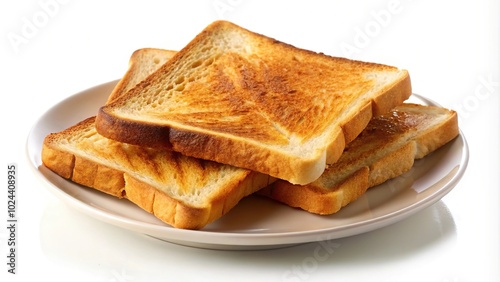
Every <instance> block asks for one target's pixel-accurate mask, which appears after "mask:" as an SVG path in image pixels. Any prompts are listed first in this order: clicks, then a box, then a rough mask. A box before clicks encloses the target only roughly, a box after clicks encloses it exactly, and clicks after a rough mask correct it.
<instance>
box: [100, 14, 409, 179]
mask: <svg viewBox="0 0 500 282" xmlns="http://www.w3.org/2000/svg"><path fill="white" fill-rule="evenodd" d="M410 95H411V83H410V78H409V75H408V72H407V71H405V70H400V69H397V68H395V67H391V66H386V65H381V64H374V63H366V62H360V61H354V60H348V59H344V58H335V57H330V56H326V55H324V54H320V53H314V52H311V51H307V50H303V49H299V48H296V47H293V46H291V45H288V44H285V43H282V42H279V41H277V40H275V39H272V38H269V37H266V36H263V35H260V34H257V33H254V32H251V31H248V30H246V29H244V28H241V27H239V26H237V25H234V24H232V23H229V22H226V21H217V22H214V23H213V24H211V25H209V26H208V27H207V28H206V29H204V30H203V31H202V32H201V33H200V34H198V35H197V36H196V37H195V38H194V39H193V40H192V41H191V42H190V43H189V44H188V45H187V46H186V47H185V48H183V49H182V50H181V51H179V52H178V53H177V54H175V56H174V58H173V59H172V60H169V61H168V62H167V63H165V64H164V65H162V66H161V68H160V69H159V70H158V71H156V72H155V73H153V74H152V75H151V76H149V77H148V78H147V79H146V80H144V81H142V82H141V83H139V85H138V86H137V87H134V88H133V89H131V90H130V91H129V92H127V94H125V95H124V96H122V97H120V98H119V99H117V100H115V101H113V102H112V103H110V104H108V105H106V106H104V107H102V108H101V109H100V111H99V113H98V114H97V119H96V128H97V131H98V132H99V133H100V134H102V135H104V136H106V137H108V138H111V139H114V140H117V141H121V142H126V143H131V144H137V145H141V146H148V147H167V148H169V149H171V150H174V151H177V152H180V153H182V154H184V155H187V156H193V157H197V158H201V159H207V160H213V161H217V162H220V163H225V164H231V165H234V166H237V167H242V168H247V169H250V170H254V171H258V172H261V173H264V174H268V175H271V176H273V177H277V178H281V179H284V180H287V181H289V182H291V183H297V184H307V183H310V182H312V181H314V180H316V179H317V178H318V177H319V176H320V175H321V174H322V173H323V171H324V169H325V167H326V164H331V163H334V162H335V161H337V160H338V158H339V157H340V155H341V153H342V151H343V150H344V147H345V144H347V143H349V142H350V141H352V140H353V139H354V138H355V137H356V136H357V135H358V134H359V133H360V132H361V131H362V130H363V129H364V128H365V126H366V125H367V124H368V122H369V120H370V119H371V117H372V116H376V115H379V114H381V113H384V112H387V111H389V110H390V109H392V108H393V107H395V106H397V105H399V104H401V103H402V102H403V101H404V100H406V99H407V98H408V97H409V96H410Z"/></svg>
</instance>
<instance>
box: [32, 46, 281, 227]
mask: <svg viewBox="0 0 500 282" xmlns="http://www.w3.org/2000/svg"><path fill="white" fill-rule="evenodd" d="M171 55H172V52H171V51H168V50H160V49H149V48H148V49H141V50H138V51H136V52H134V53H133V54H132V56H131V58H130V64H129V69H128V71H127V72H126V74H125V75H124V76H123V78H122V79H121V80H120V81H119V82H118V83H117V86H116V87H115V88H114V90H113V91H112V93H111V95H110V98H109V101H111V100H113V99H115V98H116V97H119V96H121V95H123V94H124V93H126V91H128V90H129V89H130V88H132V87H133V86H135V85H134V81H141V79H144V78H146V77H147V76H148V75H149V74H150V73H152V72H154V70H155V69H156V68H158V66H159V65H160V64H161V62H162V61H163V60H168V58H169V57H170V56H171ZM113 96H114V97H113ZM94 122H95V117H90V118H88V119H85V120H84V121H81V122H80V123H78V124H76V125H74V126H71V127H69V128H67V129H65V130H63V131H61V132H58V133H52V134H49V135H48V136H47V137H46V138H45V140H44V143H43V147H42V162H43V164H44V165H45V166H46V167H48V168H49V169H51V170H52V171H54V172H55V173H57V174H59V175H60V176H62V177H64V178H67V179H70V180H72V181H74V182H76V183H79V184H82V185H85V186H88V187H92V188H95V189H97V190H99V191H102V192H105V193H107V194H110V195H113V196H115V197H118V198H127V199H128V200H130V201H131V202H133V203H135V204H136V205H138V206H139V207H141V208H142V209H144V210H146V211H148V212H150V213H152V214H154V215H155V216H156V217H158V218H159V219H161V220H162V221H164V222H166V223H167V224H170V225H172V226H174V227H177V228H185V229H201V228H203V227H204V226H205V225H207V224H209V223H210V222H212V221H214V220H216V219H218V218H219V217H221V216H222V215H223V214H225V213H227V212H228V211H229V210H230V209H231V208H232V207H234V206H235V205H236V204H237V203H238V202H239V201H240V200H241V199H242V198H243V197H245V196H247V195H249V194H251V193H253V192H255V191H257V190H258V189H260V188H262V187H264V186H266V185H268V184H269V183H270V182H272V181H273V180H274V179H272V178H270V177H269V176H267V175H263V174H260V173H256V172H252V171H249V170H246V169H241V168H236V167H233V166H229V165H222V164H219V163H215V162H212V161H205V160H199V159H195V158H191V157H186V156H183V155H181V154H179V153H176V152H171V151H166V150H158V149H151V148H145V147H140V146H135V145H129V144H125V143H120V142H117V141H113V140H110V139H108V138H105V137H103V136H101V135H99V134H98V133H97V131H96V130H95V124H94Z"/></svg>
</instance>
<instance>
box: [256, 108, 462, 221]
mask: <svg viewBox="0 0 500 282" xmlns="http://www.w3.org/2000/svg"><path fill="white" fill-rule="evenodd" d="M458 133H459V131H458V119H457V114H456V113H455V112H454V111H451V110H447V109H444V108H440V107H431V106H423V105H416V104H403V105H401V106H398V107H396V108H395V109H393V110H391V111H390V112H389V113H386V114H383V115H381V116H378V117H375V118H373V119H372V120H371V121H370V123H369V124H368V126H367V127H366V129H365V130H364V131H363V132H362V133H361V134H360V136H358V138H356V139H355V140H354V141H353V142H351V143H349V144H348V145H347V147H346V149H345V151H344V153H343V154H342V156H341V157H340V159H339V161H338V162H336V163H335V164H333V165H330V166H329V167H328V168H327V169H326V170H325V172H324V173H323V174H322V175H321V177H320V178H319V179H318V180H316V181H314V182H313V183H310V184H308V185H305V186H300V185H292V184H290V183H288V182H286V181H281V180H279V181H276V182H275V183H273V184H271V185H270V186H268V187H266V188H264V189H262V190H260V191H259V192H258V194H260V195H264V196H267V197H270V198H273V199H275V200H277V201H280V202H283V203H285V204H287V205H289V206H292V207H298V208H302V209H304V210H307V211H309V212H312V213H317V214H333V213H336V212H337V211H339V210H340V209H341V208H342V207H343V206H345V205H347V204H348V203H350V202H353V201H354V200H356V199H357V198H359V197H360V196H361V195H363V194H364V193H365V191H366V190H367V189H368V188H369V187H373V186H375V185H378V184H380V183H382V182H384V181H386V180H388V179H391V178H394V177H397V176H399V175H402V174H403V173H405V172H407V171H408V170H410V169H411V168H412V166H413V163H414V160H415V159H420V158H423V157H424V156H426V155H427V154H429V153H431V152H433V151H434V150H436V149H437V148H439V147H441V146H443V145H444V144H446V143H448V142H449V141H451V140H452V139H453V138H455V137H456V136H457V135H458Z"/></svg>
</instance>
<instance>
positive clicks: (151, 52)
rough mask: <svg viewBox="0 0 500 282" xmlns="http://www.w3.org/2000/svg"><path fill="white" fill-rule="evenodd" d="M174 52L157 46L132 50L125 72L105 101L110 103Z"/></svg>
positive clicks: (153, 70)
mask: <svg viewBox="0 0 500 282" xmlns="http://www.w3.org/2000/svg"><path fill="white" fill-rule="evenodd" d="M175 53H177V52H176V51H171V50H165V49H157V48H141V49H138V50H136V51H134V52H133V53H132V55H131V56H130V59H129V67H128V70H127V72H126V73H125V75H124V76H123V77H122V78H121V79H120V80H119V81H118V83H117V84H116V86H115V88H114V89H113V91H112V92H111V94H110V95H109V97H108V101H107V102H106V103H110V102H111V101H113V100H115V99H116V98H118V97H120V96H121V95H123V94H124V93H125V92H127V91H128V90H129V89H131V88H132V87H134V86H136V85H137V84H138V83H139V82H141V81H142V80H144V79H145V78H146V77H147V76H148V75H150V74H152V73H153V72H155V71H156V70H157V69H158V68H159V67H160V66H161V65H163V64H164V63H166V62H167V61H168V60H170V59H171V58H172V57H173V56H174V54H175Z"/></svg>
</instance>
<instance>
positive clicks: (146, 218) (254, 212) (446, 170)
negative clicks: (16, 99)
mask: <svg viewBox="0 0 500 282" xmlns="http://www.w3.org/2000/svg"><path fill="white" fill-rule="evenodd" d="M116 82H117V81H112V82H108V83H105V84H102V85H99V86H95V87H93V88H90V89H88V90H85V91H83V92H80V93H78V94H75V95H73V96H71V97H69V98H67V99H65V100H64V101H62V102H60V103H58V104H57V105H55V106H54V107H52V108H51V109H50V110H48V111H47V112H46V113H45V114H44V115H43V116H42V117H41V118H40V119H39V120H38V121H37V122H36V124H35V125H34V126H33V128H32V130H31V132H30V134H29V136H28V140H27V152H28V158H29V160H30V162H31V164H32V165H33V169H34V172H35V174H36V175H37V176H39V177H40V179H41V180H42V182H43V183H44V184H45V186H46V187H47V188H48V189H49V190H50V191H51V192H53V193H54V194H55V195H56V196H58V197H59V198H60V199H61V200H62V201H63V202H65V203H67V204H68V205H70V206H72V207H74V208H76V209H78V210H80V211H81V212H84V213H86V214H89V215H91V216H93V217H95V218H97V219H99V220H103V221H105V222H107V223H110V224H113V225H116V226H120V227H122V228H124V229H127V230H131V231H135V232H140V233H142V234H146V235H149V236H152V237H154V238H157V239H161V240H164V241H168V242H172V243H177V244H182V245H188V246H193V247H200V248H211V249H226V250H227V249H231V250H246V249H270V248H278V247H283V246H289V245H295V244H301V243H307V242H314V241H322V240H328V239H336V238H341V237H346V236H352V235H356V234H361V233H364V232H368V231H371V230H374V229H378V228H381V227H384V226H387V225H389V224H392V223H395V222H397V221H400V220H403V219H405V218H407V217H409V216H410V215H412V214H414V213H416V212H418V211H420V210H422V209H424V208H426V207H428V206H430V205H432V204H434V203H435V202H437V201H439V200H440V199H441V198H442V197H443V196H445V195H446V194H447V193H448V192H449V191H450V190H452V189H453V187H455V185H456V184H457V183H458V181H459V180H460V178H461V177H462V175H463V173H464V171H465V169H466V166H467V162H468V147H467V143H466V140H465V138H464V136H463V134H462V133H460V135H459V136H458V137H457V138H456V139H454V140H453V141H451V142H450V143H448V144H447V145H445V146H444V147H442V148H440V149H439V150H437V151H436V152H434V153H432V154H431V155H429V156H427V157H426V158H424V159H422V160H419V161H416V163H415V165H414V167H413V168H412V169H411V170H410V171H409V172H407V173H406V174H404V175H402V176H400V177H397V178H395V179H392V180H389V181H387V182H385V183H383V184H381V185H379V186H376V187H373V188H371V189H369V190H368V191H367V193H366V194H364V195H363V196H362V197H361V198H360V199H358V200H357V201H355V202H353V203H351V204H349V205H348V206H347V207H345V208H343V209H342V210H341V211H340V212H338V213H336V214H334V215H330V216H319V215H314V214H310V213H308V212H305V211H302V210H298V209H294V208H290V207H288V206H285V205H282V204H279V203H276V202H274V201H272V200H269V199H267V198H262V197H258V196H250V197H247V198H245V199H243V200H242V201H241V202H240V203H239V204H238V205H237V206H236V207H235V208H234V209H233V210H231V211H230V212H229V213H228V214H226V215H225V216H223V217H222V218H220V219H219V220H217V221H215V222H214V223H212V224H210V225H208V226H206V227H205V228H204V229H203V230H182V229H176V228H172V227H170V226H168V225H166V224H164V223H163V222H161V221H160V220H158V219H157V218H156V217H154V216H152V215H150V214H149V213H147V212H145V211H143V210H142V209H140V208H138V207H137V206H135V205H134V204H132V203H130V202H129V201H127V200H125V199H117V198H114V197H112V196H108V195H106V194H104V193H101V192H98V191H96V190H93V189H90V188H86V187H83V186H80V185H77V184H75V183H72V182H70V181H67V180H65V179H63V178H61V177H59V176H58V175H56V174H54V173H53V172H51V171H50V170H48V169H47V168H45V167H44V166H43V165H42V163H41V157H40V154H41V148H42V142H43V139H44V137H45V136H46V135H47V134H48V133H51V132H57V131H61V130H63V129H65V128H67V127H69V126H71V125H74V124H76V123H77V122H79V121H81V120H83V119H84V118H87V117H90V116H93V115H95V114H96V113H97V110H98V108H99V107H100V106H101V105H103V104H104V103H105V101H106V99H107V96H108V95H109V93H110V92H111V90H112V89H113V87H114V85H115V84H116ZM410 101H411V102H416V103H420V104H426V105H437V104H436V103H435V102H433V101H431V100H429V99H426V98H424V97H422V96H420V95H417V94H414V95H412V97H411V98H410ZM256 207H258V208H256Z"/></svg>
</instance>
